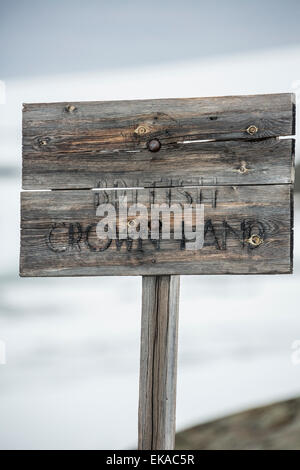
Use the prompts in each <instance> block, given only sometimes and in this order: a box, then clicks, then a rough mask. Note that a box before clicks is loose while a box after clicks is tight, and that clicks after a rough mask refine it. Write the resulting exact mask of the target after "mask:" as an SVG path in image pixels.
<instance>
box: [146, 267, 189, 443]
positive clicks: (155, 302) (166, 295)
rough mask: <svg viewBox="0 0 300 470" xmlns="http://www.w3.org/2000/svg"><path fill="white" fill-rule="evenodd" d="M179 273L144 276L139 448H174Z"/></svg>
mask: <svg viewBox="0 0 300 470" xmlns="http://www.w3.org/2000/svg"><path fill="white" fill-rule="evenodd" d="M179 281H180V278H179V276H144V277H143V296H142V322H141V357H140V392H139V449H140V450H165V449H166V450H169V449H174V441H175V419H176V378H177V338H178V308H179Z"/></svg>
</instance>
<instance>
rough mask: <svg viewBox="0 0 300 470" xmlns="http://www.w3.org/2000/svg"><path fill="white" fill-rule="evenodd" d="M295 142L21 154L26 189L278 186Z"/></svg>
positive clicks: (289, 170) (287, 174) (287, 176)
mask: <svg viewBox="0 0 300 470" xmlns="http://www.w3.org/2000/svg"><path fill="white" fill-rule="evenodd" d="M293 157H294V140H293V139H284V140H279V139H277V138H273V139H266V140H258V141H226V142H206V143H204V142H202V143H198V142H194V143H191V144H182V143H181V144H180V143H179V144H173V145H172V144H166V145H165V146H164V147H163V148H161V150H160V151H159V152H156V153H152V152H149V151H148V150H147V149H142V150H138V151H135V152H128V151H125V150H119V151H118V152H106V153H101V152H100V153H98V154H97V153H95V154H90V153H84V152H83V153H82V154H81V155H80V156H79V155H77V156H75V155H73V154H72V153H71V152H70V153H68V154H66V155H64V156H61V155H57V153H56V152H52V151H50V152H48V151H47V152H44V154H43V155H35V154H30V155H27V156H24V163H23V188H24V189H76V188H78V189H81V188H97V187H104V188H114V187H129V188H130V187H162V186H190V185H195V186H197V185H203V184H205V185H210V184H213V185H216V184H221V185H227V184H228V185H237V184H246V185H249V184H276V183H278V184H282V183H291V182H293V179H294V166H293V161H294V158H293Z"/></svg>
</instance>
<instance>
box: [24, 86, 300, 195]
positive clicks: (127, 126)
mask: <svg viewBox="0 0 300 470" xmlns="http://www.w3.org/2000/svg"><path fill="white" fill-rule="evenodd" d="M294 102H295V99H294V95H293V94H289V93H287V94H274V95H253V96H231V97H218V98H189V99H165V100H138V101H110V102H79V103H71V104H70V103H69V104H68V103H44V104H25V105H24V108H23V159H24V163H23V164H24V182H23V184H24V188H25V189H42V188H62V187H63V184H64V181H65V184H66V186H64V188H72V187H73V188H77V187H80V188H81V187H82V181H83V182H84V184H87V186H86V187H94V186H95V184H96V183H97V181H99V179H100V180H101V179H102V172H103V173H107V172H108V171H111V169H110V165H112V166H113V170H112V171H113V172H116V173H118V166H119V165H120V172H121V173H122V172H123V173H124V171H125V170H126V167H125V165H126V163H128V164H129V166H130V170H128V171H131V172H132V171H133V172H144V171H147V167H148V169H149V166H150V163H151V167H152V166H153V167H154V168H153V171H154V173H155V172H158V173H159V176H160V177H161V176H163V177H164V176H166V175H165V173H164V174H163V175H161V174H160V170H161V167H162V166H164V167H165V164H166V158H168V165H169V163H170V162H171V168H170V170H171V173H172V172H175V173H174V174H173V176H174V177H177V176H178V173H179V172H178V171H176V164H177V165H179V166H181V169H182V166H183V164H182V161H180V160H182V159H183V158H185V153H186V152H187V160H188V164H190V163H191V161H194V160H196V161H194V163H193V167H192V168H191V169H190V170H191V171H193V170H194V167H195V165H196V171H197V172H199V174H197V175H196V176H197V177H203V176H208V177H211V170H210V171H209V170H205V171H208V173H209V174H207V175H206V174H204V175H203V174H202V173H201V171H200V169H199V164H200V163H201V158H200V157H199V159H198V157H196V159H195V153H197V152H199V150H200V149H199V148H197V147H192V146H190V145H189V144H188V143H186V144H185V145H184V146H183V145H181V146H180V145H178V143H182V142H190V141H195V140H203V139H216V140H222V141H224V140H235V139H243V140H252V141H253V140H257V139H265V138H269V137H277V136H287V135H293V134H294V133H295V119H294V117H295V104H294ZM251 126H252V129H254V133H251V132H250V130H249V129H251ZM151 139H159V141H160V143H161V150H160V151H159V152H156V153H153V152H149V151H148V147H147V145H148V142H149V141H150V140H151ZM189 147H190V148H189ZM227 148H228V147H227ZM203 149H204V148H203ZM113 151H115V152H116V155H112V152H113ZM223 151H224V152H225V151H226V147H225V150H223ZM132 152H137V155H134V154H133V153H132ZM207 152H208V153H209V149H208V150H207ZM221 153H222V150H221ZM246 153H247V152H246ZM149 154H150V156H149ZM168 155H169V157H168ZM231 155H232V154H231ZM112 157H114V158H112ZM203 158H204V161H205V157H203V156H202V159H203ZM212 158H213V157H211V159H210V162H212ZM237 160H238V158H237ZM217 163H218V159H217ZM64 165H65V166H66V168H65V169H64ZM73 165H74V166H73ZM95 165H96V167H95ZM97 165H99V167H98V166H97ZM197 165H198V167H197ZM31 166H32V169H31ZM208 166H209V165H208ZM225 166H226V165H225ZM95 168H96V169H95ZM184 168H185V171H184V173H185V174H184V176H186V173H187V171H188V170H187V166H185V167H184ZM225 169H226V168H225ZM235 169H236V168H235ZM183 170H184V169H183ZM227 170H228V168H227ZM231 170H232V168H231ZM236 170H237V169H236ZM68 171H70V174H66V173H68ZM95 171H96V174H94V175H93V172H95ZM151 171H152V170H151ZM151 171H150V173H149V174H148V175H147V177H150V179H152V175H151ZM205 171H204V173H205ZM258 171H259V170H258ZM33 172H35V174H34V175H33V176H31V174H32V173H33ZM61 172H62V173H61ZM60 175H61V178H60ZM78 176H80V178H81V176H82V180H80V182H79V178H78ZM105 176H106V177H107V175H105ZM114 176H116V177H117V175H114ZM131 176H134V177H139V176H143V175H142V174H137V175H131ZM179 176H180V177H182V176H181V175H180V173H179ZM214 176H215V175H214ZM219 176H220V175H219ZM48 178H49V180H48ZM56 178H57V179H58V182H57V183H56V182H55V180H56ZM62 178H64V179H62ZM233 179H234V180H235V183H236V179H235V178H234V177H233ZM244 180H245V178H244ZM281 182H283V181H281ZM285 182H286V181H285ZM228 183H229V184H231V180H230V179H229V180H228ZM56 184H57V186H56ZM224 184H225V183H224ZM72 185H75V186H72ZM77 185H79V186H77Z"/></svg>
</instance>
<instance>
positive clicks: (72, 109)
mask: <svg viewBox="0 0 300 470" xmlns="http://www.w3.org/2000/svg"><path fill="white" fill-rule="evenodd" d="M65 109H66V111H67V112H68V113H73V111H75V110H76V106H74V105H73V104H68V106H66V108H65Z"/></svg>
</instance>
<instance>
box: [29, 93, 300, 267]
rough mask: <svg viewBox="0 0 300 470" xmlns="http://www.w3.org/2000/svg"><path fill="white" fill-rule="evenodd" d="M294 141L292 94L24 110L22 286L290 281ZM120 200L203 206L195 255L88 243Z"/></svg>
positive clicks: (155, 242) (175, 245)
mask: <svg viewBox="0 0 300 470" xmlns="http://www.w3.org/2000/svg"><path fill="white" fill-rule="evenodd" d="M294 133H295V105H294V95H292V94H275V95H256V96H234V97H220V98H193V99H165V100H141V101H112V102H79V103H46V104H25V105H24V108H23V189H25V190H26V191H24V192H22V193H21V261H20V273H21V275H22V276H82V275H85V276H88V275H151V274H152V275H160V274H258V273H261V274H263V273H264V274H267V273H290V272H291V271H292V252H293V236H292V234H293V204H292V200H293V180H294V140H293V138H292V136H293V135H294ZM281 137H285V138H284V139H283V138H281ZM132 188H133V189H132ZM32 190H34V191H32ZM45 190H47V191H45ZM120 195H122V196H127V200H128V203H129V204H143V205H144V206H145V207H146V208H148V209H149V212H148V214H150V208H151V205H153V204H166V205H167V206H171V205H172V204H177V205H179V206H182V207H183V205H184V204H189V205H190V206H191V207H193V206H195V205H196V204H203V205H204V228H203V230H204V245H203V247H202V248H201V249H199V250H186V238H185V234H184V221H183V222H182V236H181V237H179V238H177V239H175V238H174V237H171V238H170V239H163V237H161V236H160V235H159V238H158V239H152V238H151V223H150V215H149V221H148V224H149V237H148V238H147V239H133V238H132V237H130V236H127V238H122V239H120V238H119V237H118V236H117V238H114V239H113V238H110V237H109V236H107V238H106V239H99V237H97V232H96V230H97V223H98V222H99V215H97V208H98V207H99V206H101V204H111V205H112V206H114V207H115V208H116V209H117V208H118V204H119V196H120ZM177 223H178V222H177ZM128 224H134V217H133V216H128ZM173 225H174V226H173V227H172V228H171V232H172V231H174V230H175V222H174V220H173ZM117 235H118V224H117Z"/></svg>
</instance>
